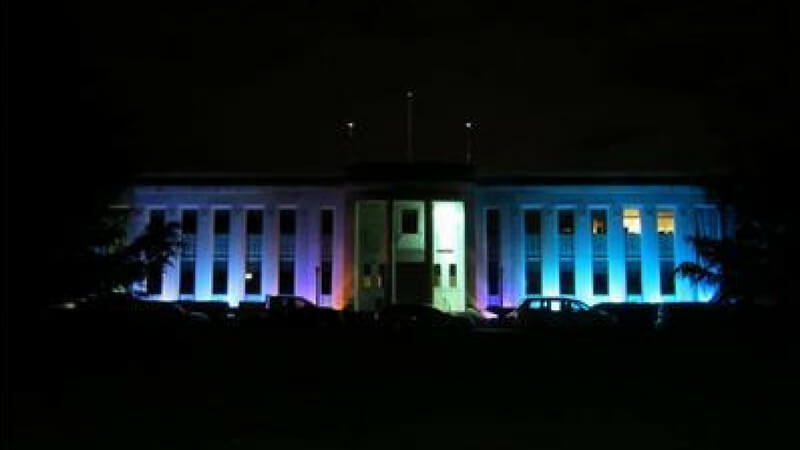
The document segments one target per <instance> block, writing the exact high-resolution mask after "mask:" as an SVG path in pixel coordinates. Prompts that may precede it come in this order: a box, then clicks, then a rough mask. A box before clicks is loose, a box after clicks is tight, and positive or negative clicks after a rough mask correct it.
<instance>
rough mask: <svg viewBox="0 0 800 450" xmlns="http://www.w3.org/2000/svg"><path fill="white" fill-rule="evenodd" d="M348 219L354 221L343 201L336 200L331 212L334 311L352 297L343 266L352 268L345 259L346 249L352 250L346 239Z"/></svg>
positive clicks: (351, 213)
mask: <svg viewBox="0 0 800 450" xmlns="http://www.w3.org/2000/svg"><path fill="white" fill-rule="evenodd" d="M350 218H352V220H355V218H354V215H353V211H350V210H349V209H348V208H347V207H346V205H345V202H344V201H343V199H338V200H337V202H336V208H335V209H334V210H333V286H332V294H333V299H332V303H331V307H333V308H335V309H340V308H343V307H344V305H345V304H346V303H347V300H348V299H347V298H346V297H347V296H349V295H352V294H351V292H352V291H351V290H350V289H349V287H350V286H352V279H351V277H347V274H348V273H351V272H350V271H348V270H346V269H345V265H347V266H352V264H349V263H348V258H347V251H348V250H347V249H348V248H352V247H351V246H349V245H348V243H350V244H352V241H351V240H350V239H348V238H347V236H348V233H352V229H349V228H347V224H348V219H350ZM348 230H349V231H348ZM351 270H352V269H351Z"/></svg>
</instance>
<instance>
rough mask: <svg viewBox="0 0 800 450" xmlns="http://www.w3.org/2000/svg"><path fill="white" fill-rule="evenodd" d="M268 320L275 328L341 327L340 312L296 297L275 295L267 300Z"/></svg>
mask: <svg viewBox="0 0 800 450" xmlns="http://www.w3.org/2000/svg"><path fill="white" fill-rule="evenodd" d="M267 307H268V308H269V311H268V314H267V318H268V321H269V323H270V324H271V325H274V326H303V327H308V326H317V327H324V328H331V327H339V326H341V325H342V317H341V315H340V313H339V311H336V310H334V309H330V308H323V307H320V306H317V305H315V304H314V303H313V302H311V301H310V300H308V299H307V298H303V297H299V296H296V295H273V296H270V297H269V298H268V299H267Z"/></svg>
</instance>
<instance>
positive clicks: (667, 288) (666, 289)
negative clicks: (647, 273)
mask: <svg viewBox="0 0 800 450" xmlns="http://www.w3.org/2000/svg"><path fill="white" fill-rule="evenodd" d="M660 265H661V294H663V295H673V294H675V264H674V262H673V261H672V260H671V259H670V260H664V261H661V264H660Z"/></svg>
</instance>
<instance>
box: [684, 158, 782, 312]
mask: <svg viewBox="0 0 800 450" xmlns="http://www.w3.org/2000/svg"><path fill="white" fill-rule="evenodd" d="M778 174H779V172H777V171H770V172H766V175H765V176H737V177H733V178H727V179H723V180H719V181H717V182H715V183H712V184H711V185H710V186H709V187H708V191H709V195H710V196H711V197H712V198H713V199H715V200H716V201H718V202H720V204H722V205H723V208H732V209H733V211H734V230H735V232H734V235H733V236H726V237H723V238H722V239H709V238H702V237H693V238H691V241H692V243H693V244H694V246H695V248H696V250H697V253H698V255H699V256H700V262H698V263H694V262H684V263H682V264H680V265H679V266H678V268H677V269H676V272H677V273H678V274H679V275H681V276H684V277H687V278H689V279H690V280H692V281H693V282H697V283H709V284H712V285H716V286H718V287H719V296H718V298H717V300H718V301H720V302H723V303H726V302H731V301H732V300H735V301H736V302H737V303H754V302H764V301H766V302H770V303H785V302H786V301H787V300H789V299H790V298H791V295H792V293H791V290H792V289H793V287H794V280H793V277H795V276H796V275H795V274H793V273H792V272H793V271H792V268H793V265H792V264H791V261H790V259H789V253H790V251H791V249H792V248H796V247H795V245H796V242H795V241H796V238H795V235H794V234H793V233H792V232H791V231H792V230H796V229H797V224H796V222H797V217H796V215H795V214H794V213H793V208H792V207H791V205H792V204H793V203H794V202H793V201H790V199H789V197H790V195H789V194H790V192H788V191H786V190H785V186H783V183H784V182H785V180H787V179H788V178H785V177H783V176H780V175H778Z"/></svg>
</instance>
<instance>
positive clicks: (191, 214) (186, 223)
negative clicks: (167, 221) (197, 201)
mask: <svg viewBox="0 0 800 450" xmlns="http://www.w3.org/2000/svg"><path fill="white" fill-rule="evenodd" d="M181 232H183V234H196V233H197V211H195V210H193V209H187V210H185V211H183V217H182V218H181Z"/></svg>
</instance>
